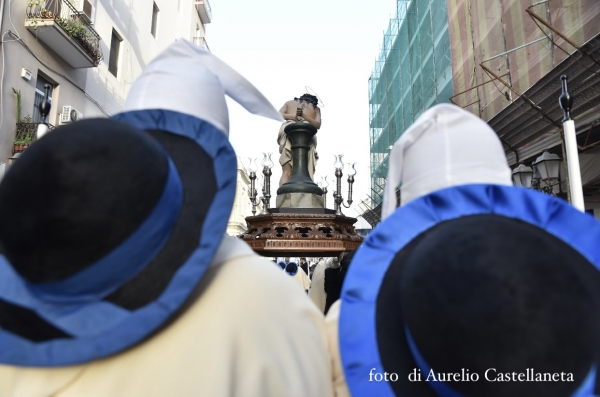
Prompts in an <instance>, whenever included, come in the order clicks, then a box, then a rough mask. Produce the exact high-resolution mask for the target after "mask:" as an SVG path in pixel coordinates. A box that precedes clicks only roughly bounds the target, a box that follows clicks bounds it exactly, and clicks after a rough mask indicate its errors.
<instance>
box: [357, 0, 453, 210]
mask: <svg viewBox="0 0 600 397" xmlns="http://www.w3.org/2000/svg"><path fill="white" fill-rule="evenodd" d="M453 93H454V88H453V81H452V58H451V51H450V38H449V32H448V12H447V8H446V0H419V1H414V0H397V11H396V16H395V17H394V18H393V19H391V20H390V24H389V26H388V28H387V31H386V33H385V34H384V37H383V44H382V47H381V52H380V53H379V56H378V58H377V61H376V62H375V68H374V70H373V73H372V74H371V78H370V79H369V129H370V131H369V136H370V145H371V149H370V152H371V188H372V190H373V191H372V195H371V196H372V198H373V204H374V205H376V204H378V203H379V202H381V198H382V195H383V187H384V186H385V178H386V176H387V171H388V161H387V160H388V155H389V151H390V148H391V145H393V144H394V142H396V140H398V138H399V137H400V136H401V135H402V133H403V132H404V131H405V130H406V129H407V128H408V127H409V126H410V125H411V124H412V123H413V122H414V121H415V119H416V118H417V117H418V116H419V115H420V114H421V113H423V111H425V110H426V109H428V108H430V107H431V106H433V105H435V104H437V103H442V102H449V98H450V97H451V96H452V95H453Z"/></svg>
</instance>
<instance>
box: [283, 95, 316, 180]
mask: <svg viewBox="0 0 600 397" xmlns="http://www.w3.org/2000/svg"><path fill="white" fill-rule="evenodd" d="M318 103H319V100H318V99H317V97H316V96H314V95H310V94H304V95H302V96H301V97H300V98H294V99H293V100H291V101H287V102H286V103H285V105H283V107H282V108H281V109H279V113H281V115H282V116H283V118H284V119H285V120H286V122H284V123H283V124H282V125H281V128H280V129H279V135H278V136H277V143H278V144H279V153H280V154H281V155H280V156H279V164H281V168H282V171H283V172H282V175H281V179H280V180H279V186H281V185H283V184H284V183H286V182H287V180H288V179H289V178H290V175H291V174H292V143H291V142H290V140H289V139H288V137H287V136H286V134H285V127H287V126H288V125H290V124H291V123H296V122H304V123H310V124H312V125H314V126H315V127H317V129H319V128H321V109H319V107H318V106H317V105H318ZM316 148H317V136H316V135H315V136H314V137H313V138H312V141H311V142H310V149H309V151H308V173H309V175H310V178H311V179H313V175H314V173H315V166H316V164H317V159H318V158H319V156H318V154H317V152H316Z"/></svg>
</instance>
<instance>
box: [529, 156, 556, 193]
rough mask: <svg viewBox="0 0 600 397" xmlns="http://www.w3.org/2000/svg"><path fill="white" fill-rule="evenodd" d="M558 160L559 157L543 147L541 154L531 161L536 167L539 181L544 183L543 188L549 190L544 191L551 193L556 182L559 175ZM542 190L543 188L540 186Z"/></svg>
mask: <svg viewBox="0 0 600 397" xmlns="http://www.w3.org/2000/svg"><path fill="white" fill-rule="evenodd" d="M560 162H561V159H560V157H558V156H557V155H556V154H553V153H550V152H549V151H548V150H545V149H544V150H543V151H542V155H541V156H540V157H538V158H537V159H536V160H535V162H534V163H533V166H534V167H535V168H536V169H537V172H538V174H539V176H540V179H541V181H543V182H544V183H545V184H546V186H545V188H546V189H545V190H549V192H546V193H551V192H552V190H553V187H554V185H556V184H557V183H558V178H559V175H560ZM542 190H544V189H543V188H542ZM545 190H544V191H545Z"/></svg>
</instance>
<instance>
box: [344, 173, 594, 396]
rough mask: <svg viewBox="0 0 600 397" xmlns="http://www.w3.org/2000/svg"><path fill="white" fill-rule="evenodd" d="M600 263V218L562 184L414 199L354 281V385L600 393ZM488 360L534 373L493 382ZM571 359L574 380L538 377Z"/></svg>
mask: <svg viewBox="0 0 600 397" xmlns="http://www.w3.org/2000/svg"><path fill="white" fill-rule="evenodd" d="M599 270H600V223H599V222H598V221H597V220H595V219H594V218H593V217H592V216H590V215H589V214H584V213H581V212H579V211H578V210H576V209H575V208H574V207H572V206H571V205H569V204H568V203H566V202H565V201H563V200H560V199H557V198H555V197H551V196H549V195H545V194H542V193H539V192H535V191H532V190H530V189H523V188H516V187H511V186H502V185H491V184H472V185H462V186H455V187H449V188H446V189H442V190H438V191H435V192H433V193H430V194H427V195H424V196H422V197H420V198H417V199H415V200H413V201H411V202H409V203H407V204H406V205H404V206H402V207H400V208H398V209H397V210H396V211H395V212H394V213H392V214H391V215H390V216H389V217H388V218H387V219H385V220H384V221H382V222H381V223H380V224H379V225H378V227H377V228H375V229H374V230H373V231H372V232H371V234H370V235H369V236H368V238H367V239H366V241H365V243H364V244H363V245H362V246H361V248H359V250H358V251H357V253H356V255H355V256H354V259H353V261H352V266H351V268H350V270H349V273H348V274H347V277H346V279H345V282H344V286H343V291H342V297H341V299H342V305H341V312H340V319H339V348H340V354H341V361H342V367H343V370H344V374H345V379H346V382H347V385H348V388H349V390H350V392H351V395H353V396H411V397H415V396H453V397H459V396H480V395H485V396H486V397H487V396H508V395H510V396H518V395H527V396H533V395H536V396H537V395H543V396H577V397H582V396H594V395H599V394H600V390H599V386H598V385H597V383H596V378H597V376H598V374H597V371H598V368H599V366H600V362H599V357H600V355H599V354H598V346H599V343H598V342H599V340H600V327H599V326H598V323H599V318H600V311H599V308H600V305H599V301H600V299H599V292H600V271H599ZM486 370H490V371H492V372H488V373H487V375H488V377H492V378H494V379H496V378H497V377H498V375H506V374H509V373H512V372H516V373H517V374H518V373H523V374H524V375H523V377H524V378H523V379H525V380H527V379H528V376H529V377H532V378H533V379H534V380H533V381H523V382H520V381H508V382H506V381H497V382H495V383H487V384H486V382H488V380H487V379H486V378H485V375H486V374H485V371H486ZM561 371H562V372H566V373H572V377H573V379H572V381H570V382H569V381H563V382H552V381H551V382H535V377H536V374H539V373H541V374H542V376H543V374H544V373H555V372H559V373H560V372H561ZM430 372H433V373H434V374H435V375H436V376H437V381H436V380H435V379H434V378H431V377H429V380H426V379H427V377H428V375H429V374H430ZM440 373H442V374H444V373H446V374H447V373H457V374H458V378H457V379H458V380H457V379H453V380H451V381H443V379H442V380H441V381H440V378H439V374H440ZM473 373H477V375H478V381H473V380H472V378H469V376H471V375H472V374H473ZM411 376H412V378H411ZM508 376H511V375H508ZM517 376H518V375H517ZM563 380H564V379H563Z"/></svg>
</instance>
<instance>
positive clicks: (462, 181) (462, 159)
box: [326, 104, 512, 397]
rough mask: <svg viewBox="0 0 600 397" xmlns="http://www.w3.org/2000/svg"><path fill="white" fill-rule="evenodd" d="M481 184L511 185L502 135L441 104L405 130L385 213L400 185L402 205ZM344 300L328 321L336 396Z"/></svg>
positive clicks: (343, 388)
mask: <svg viewBox="0 0 600 397" xmlns="http://www.w3.org/2000/svg"><path fill="white" fill-rule="evenodd" d="M479 183H485V184H496V185H512V182H511V172H510V168H509V167H508V163H507V161H506V156H505V155H504V150H503V149H502V144H501V143H500V140H499V139H498V137H497V135H496V133H495V132H494V131H493V130H492V129H491V128H490V127H489V126H488V125H487V124H486V123H485V122H484V121H483V120H481V119H480V118H478V117H476V116H474V115H473V114H471V113H469V112H467V111H465V110H462V109H461V108H459V107H457V106H454V105H449V104H441V105H436V106H434V107H432V108H431V109H429V110H427V111H426V112H425V113H423V114H422V115H421V116H420V117H419V118H418V119H417V120H416V121H415V123H414V124H413V125H412V126H410V128H408V129H407V130H406V132H405V133H404V134H403V135H402V136H401V137H400V139H399V140H398V141H397V142H396V143H395V144H394V146H393V148H392V151H391V152H390V163H389V173H388V177H387V183H386V187H385V194H384V200H383V206H382V207H383V208H382V218H385V217H387V216H389V215H390V214H392V213H393V212H394V211H395V210H396V188H397V187H398V186H399V185H400V196H401V203H400V205H401V206H403V205H406V204H407V203H409V202H410V201H412V200H414V199H417V198H419V197H421V196H424V195H426V194H429V193H431V192H434V191H436V190H440V189H444V188H448V187H452V186H459V185H466V184H479ZM341 303H342V302H341V300H338V301H337V302H336V303H334V304H333V305H332V306H331V309H330V310H329V312H328V313H327V318H326V323H327V336H328V342H329V349H330V352H331V355H332V358H333V359H332V363H333V368H332V371H333V379H334V391H335V395H336V396H338V397H340V396H341V397H345V396H350V393H349V391H348V387H347V385H346V381H345V378H344V372H343V369H342V365H341V361H340V353H339V342H338V341H339V339H338V321H339V315H340V308H341ZM365 376H368V374H367V375H365Z"/></svg>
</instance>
